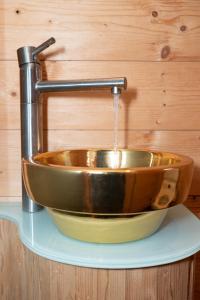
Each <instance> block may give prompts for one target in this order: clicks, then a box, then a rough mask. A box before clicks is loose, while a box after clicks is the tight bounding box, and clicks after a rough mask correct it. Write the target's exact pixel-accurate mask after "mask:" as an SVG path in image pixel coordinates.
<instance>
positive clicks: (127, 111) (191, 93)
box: [0, 61, 200, 130]
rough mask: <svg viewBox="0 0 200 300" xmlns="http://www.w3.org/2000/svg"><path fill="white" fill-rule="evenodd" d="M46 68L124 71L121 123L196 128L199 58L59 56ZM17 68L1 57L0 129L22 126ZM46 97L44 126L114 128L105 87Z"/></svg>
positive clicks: (104, 73)
mask: <svg viewBox="0 0 200 300" xmlns="http://www.w3.org/2000/svg"><path fill="white" fill-rule="evenodd" d="M46 69H47V72H48V78H49V79H52V80H53V79H55V80H58V79H78V78H83V79H86V78H102V77H103V78H106V77H120V76H126V77H127V79H128V90H127V91H126V92H123V93H122V96H121V104H120V128H121V129H126V130H127V129H138V130H200V122H199V119H200V108H199V98H200V85H199V82H200V63H180V62H179V63H177V62H176V63H174V62H173V63H172V62H168V63H159V62H158V63H152V62H145V63H140V62H139V63H138V62H117V63H116V62H91V61H90V62H66V61H62V62H47V63H46ZM12 74H13V75H12ZM18 74H19V70H18V66H17V63H16V62H7V61H4V62H0V129H19V128H20V120H19V118H20V104H19V97H20V96H19V79H18ZM44 77H45V76H44ZM45 103H46V104H45V124H44V125H45V128H48V129H70V130H71V129H74V130H77V129H81V130H83V129H87V130H91V129H92V130H99V129H104V130H105V129H110V130H111V129H112V128H113V100H112V96H111V93H109V91H104V92H99V91H98V92H96V91H90V92H81V93H79V92H76V93H72V92H68V93H60V94H51V95H49V98H48V102H46V101H45ZM183 120H184V121H183Z"/></svg>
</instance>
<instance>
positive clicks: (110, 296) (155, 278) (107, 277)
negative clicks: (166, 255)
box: [0, 220, 194, 300]
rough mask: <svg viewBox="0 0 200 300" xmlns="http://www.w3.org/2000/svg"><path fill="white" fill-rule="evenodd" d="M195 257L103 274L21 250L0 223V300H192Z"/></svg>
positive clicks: (8, 228) (11, 232)
mask: <svg viewBox="0 0 200 300" xmlns="http://www.w3.org/2000/svg"><path fill="white" fill-rule="evenodd" d="M193 263H194V257H190V258H187V259H185V260H182V261H179V262H176V263H173V264H168V265H164V266H158V267H152V268H144V269H129V270H104V269H88V268H81V267H75V266H70V265H66V264H60V263H57V262H54V261H50V260H47V259H44V258H42V257H40V256H38V255H36V254H34V253H32V252H30V251H29V250H28V249H27V248H25V247H24V246H23V245H22V244H21V242H20V241H19V239H18V233H17V229H16V226H15V225H14V224H11V223H10V222H8V221H4V220H0V298H1V300H12V299H13V300H34V299H37V300H43V299H48V300H54V299H57V300H144V299H152V300H158V299H159V300H160V299H162V300H169V299H176V300H192V299H191V297H190V295H191V293H192V292H193V289H192V286H193V278H192V277H191V270H192V266H193Z"/></svg>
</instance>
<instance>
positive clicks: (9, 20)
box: [0, 0, 200, 201]
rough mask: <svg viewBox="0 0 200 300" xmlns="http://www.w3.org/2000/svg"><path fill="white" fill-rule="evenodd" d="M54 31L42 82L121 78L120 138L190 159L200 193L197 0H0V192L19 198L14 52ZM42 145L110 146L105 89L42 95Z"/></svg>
mask: <svg viewBox="0 0 200 300" xmlns="http://www.w3.org/2000/svg"><path fill="white" fill-rule="evenodd" d="M51 36H54V37H55V38H56V40H57V43H56V45H54V46H52V47H50V48H49V49H48V50H47V51H45V52H44V54H45V59H46V72H47V76H48V78H49V79H75V78H98V77H99V78H101V77H110V76H115V77H119V76H126V77H127V78H128V90H127V92H125V93H123V94H122V99H121V109H120V145H121V146H122V147H135V146H137V147H140V146H141V147H150V148H153V149H162V150H168V151H174V152H179V153H182V154H186V155H189V156H191V157H193V159H194V161H195V173H194V180H193V183H192V188H191V191H190V194H191V195H197V196H198V195H200V2H199V1H197V0H179V1H175V0H173V1H172V0H160V1H156V0H148V1H147V0H143V1H132V0H124V1H122V0H120V1H119V0H99V1H96V0H85V1H77V0H68V1H65V0H48V1H47V0H44V1H42V2H41V1H39V0H33V1H28V0H24V1H20V0H15V1H14V0H1V1H0V199H1V200H2V201H5V199H6V200H8V201H9V200H13V199H16V200H20V195H21V178H20V122H19V79H18V71H19V70H18V64H17V60H16V49H17V48H18V47H21V46H24V45H34V46H37V45H38V44H40V43H41V42H43V41H45V40H46V39H48V38H49V37H51ZM46 105H47V118H46V122H45V123H46V124H45V133H46V134H47V136H48V149H50V150H52V149H60V148H75V147H76V148H79V147H111V146H112V142H113V133H112V128H113V103H112V97H111V95H110V94H109V93H107V92H90V93H89V92H87V93H86V92H85V93H68V94H66V93H65V94H62V95H58V94H57V95H54V96H49V97H48V102H46Z"/></svg>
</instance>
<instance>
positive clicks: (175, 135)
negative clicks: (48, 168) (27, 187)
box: [0, 130, 200, 197]
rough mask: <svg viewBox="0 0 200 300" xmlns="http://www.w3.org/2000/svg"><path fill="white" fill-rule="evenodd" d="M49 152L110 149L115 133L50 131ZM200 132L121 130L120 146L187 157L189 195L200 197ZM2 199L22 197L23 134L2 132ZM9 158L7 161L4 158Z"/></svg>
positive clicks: (0, 176)
mask: <svg viewBox="0 0 200 300" xmlns="http://www.w3.org/2000/svg"><path fill="white" fill-rule="evenodd" d="M47 134H48V137H47V139H48V149H49V150H50V151H51V150H57V149H70V148H111V147H112V143H113V132H112V131H109V130H107V131H102V130H98V131H97V130H94V131H93V130H89V131H86V130H83V131H81V130H80V131H78V130H74V131H73V130H50V131H48V132H47ZM199 136H200V132H199V131H134V130H132V131H120V134H119V145H120V147H126V148H127V147H128V148H131V147H137V148H139V147H141V148H150V149H154V150H163V151H171V152H177V153H180V154H185V155H188V156H190V157H192V158H193V159H194V162H195V170H194V177H193V178H194V179H193V183H192V187H191V191H190V193H191V194H193V195H199V194H200V157H199V153H198V151H197V149H199V148H200V139H199ZM0 140H1V141H4V142H3V143H1V144H0V196H5V197H12V196H17V197H19V196H20V195H21V177H20V166H21V163H20V131H19V130H0ZM5 158H6V159H5Z"/></svg>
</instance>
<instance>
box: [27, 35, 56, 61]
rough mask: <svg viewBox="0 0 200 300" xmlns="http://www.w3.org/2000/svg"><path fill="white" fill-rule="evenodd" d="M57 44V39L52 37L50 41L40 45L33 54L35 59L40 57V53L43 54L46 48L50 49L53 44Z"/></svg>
mask: <svg viewBox="0 0 200 300" xmlns="http://www.w3.org/2000/svg"><path fill="white" fill-rule="evenodd" d="M55 42H56V40H55V38H54V37H51V38H50V39H48V40H47V41H45V42H44V43H42V44H41V45H39V46H38V47H37V48H35V49H34V50H33V52H32V55H33V58H34V57H35V56H36V55H38V54H39V53H40V52H42V51H43V50H45V49H46V48H48V47H49V46H51V45H52V44H54V43H55Z"/></svg>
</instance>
